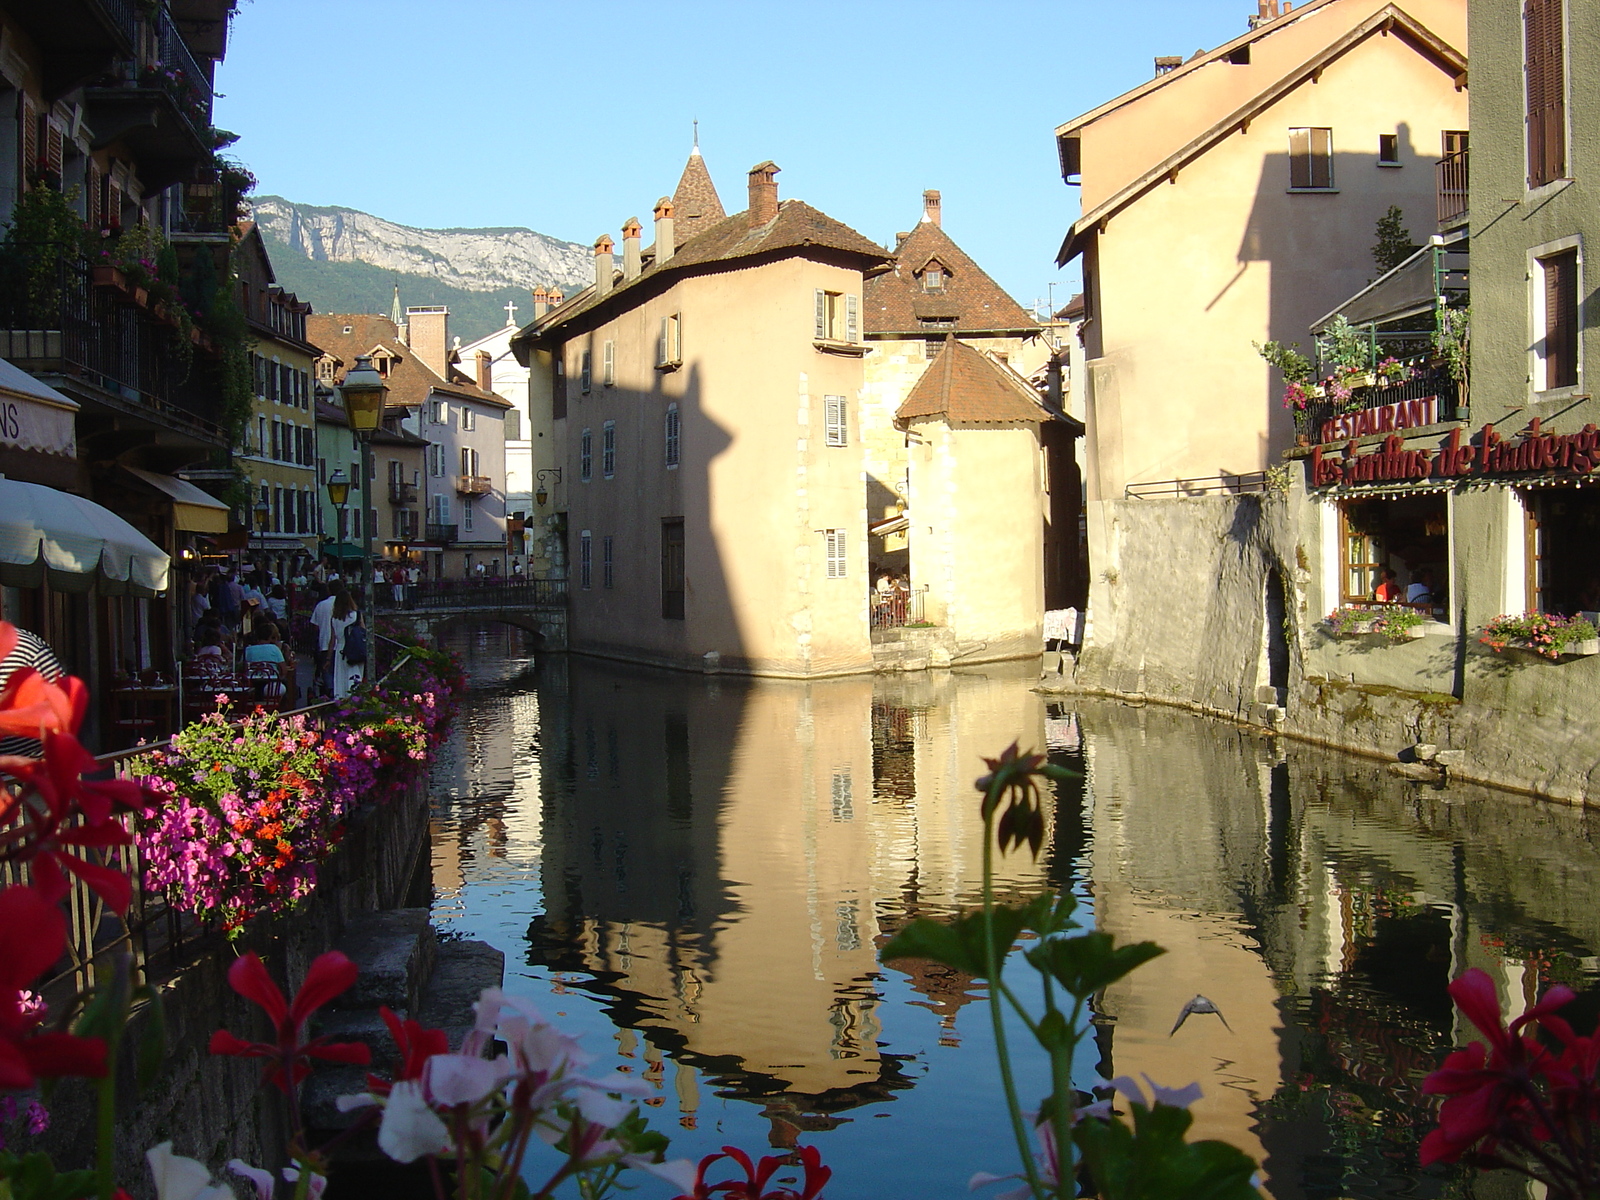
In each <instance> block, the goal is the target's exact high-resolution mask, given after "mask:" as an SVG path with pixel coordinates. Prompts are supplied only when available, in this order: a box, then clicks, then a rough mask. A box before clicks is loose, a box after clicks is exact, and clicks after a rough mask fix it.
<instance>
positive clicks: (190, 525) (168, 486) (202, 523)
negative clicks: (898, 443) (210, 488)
mask: <svg viewBox="0 0 1600 1200" xmlns="http://www.w3.org/2000/svg"><path fill="white" fill-rule="evenodd" d="M127 470H128V471H129V473H131V474H132V475H134V476H135V477H136V478H138V479H142V480H143V481H144V482H145V483H148V484H149V485H150V486H151V487H153V488H155V489H156V490H157V491H158V492H165V493H166V494H167V495H168V496H170V497H171V498H172V527H173V528H174V529H183V530H187V531H189V532H191V533H227V532H228V506H227V505H226V504H224V503H223V502H222V501H221V500H218V499H217V498H216V497H215V496H213V495H212V494H211V493H210V492H203V491H201V490H200V489H199V488H197V487H195V485H194V484H192V483H190V482H189V481H188V480H187V479H176V478H174V477H173V476H171V475H158V474H157V473H156V472H154V471H144V470H140V469H139V468H138V467H129V468H127Z"/></svg>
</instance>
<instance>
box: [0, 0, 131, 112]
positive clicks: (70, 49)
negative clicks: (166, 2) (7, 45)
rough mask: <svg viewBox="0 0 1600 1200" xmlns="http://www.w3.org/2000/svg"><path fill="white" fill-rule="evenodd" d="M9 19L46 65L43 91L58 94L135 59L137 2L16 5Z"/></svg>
mask: <svg viewBox="0 0 1600 1200" xmlns="http://www.w3.org/2000/svg"><path fill="white" fill-rule="evenodd" d="M6 15H7V16H8V17H9V18H10V19H11V20H13V21H15V22H16V23H17V24H18V25H20V26H21V27H22V28H23V29H25V30H26V31H27V33H28V36H29V37H30V38H32V39H33V42H34V45H36V46H37V47H38V48H39V52H40V56H41V57H42V59H43V62H44V90H45V92H46V94H48V95H52V96H59V95H61V94H62V93H64V92H70V91H71V90H72V89H73V88H74V87H76V86H77V85H78V84H80V83H83V82H85V81H86V80H89V79H92V78H94V77H95V76H97V75H102V74H104V73H105V72H106V71H108V70H111V69H112V68H113V66H114V65H115V63H116V62H117V60H119V59H124V60H125V59H130V58H132V57H133V55H134V51H135V46H136V44H137V39H138V16H137V13H136V11H135V8H134V0H50V2H49V3H46V4H12V5H8V6H7V10H6Z"/></svg>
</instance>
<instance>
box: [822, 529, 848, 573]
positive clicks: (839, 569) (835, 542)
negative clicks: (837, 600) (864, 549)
mask: <svg viewBox="0 0 1600 1200" xmlns="http://www.w3.org/2000/svg"><path fill="white" fill-rule="evenodd" d="M826 537H827V543H828V578H829V579H843V578H844V577H845V563H846V558H845V548H844V542H845V531H844V530H842V529H829V530H827V531H826Z"/></svg>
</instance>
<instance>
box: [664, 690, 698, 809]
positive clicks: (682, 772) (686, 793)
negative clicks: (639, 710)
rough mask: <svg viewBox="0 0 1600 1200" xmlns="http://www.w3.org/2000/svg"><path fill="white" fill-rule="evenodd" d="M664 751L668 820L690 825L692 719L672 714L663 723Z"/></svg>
mask: <svg viewBox="0 0 1600 1200" xmlns="http://www.w3.org/2000/svg"><path fill="white" fill-rule="evenodd" d="M662 734H663V737H662V742H663V745H662V749H663V750H664V751H665V754H664V755H663V757H664V758H665V760H666V763H665V765H666V774H667V816H669V817H671V818H672V819H673V820H674V821H687V820H689V819H690V818H691V817H692V816H694V796H693V795H692V793H691V790H690V782H691V781H690V775H689V718H688V717H686V716H685V715H684V714H683V713H675V712H669V713H667V714H666V717H665V719H664V721H663V729H662Z"/></svg>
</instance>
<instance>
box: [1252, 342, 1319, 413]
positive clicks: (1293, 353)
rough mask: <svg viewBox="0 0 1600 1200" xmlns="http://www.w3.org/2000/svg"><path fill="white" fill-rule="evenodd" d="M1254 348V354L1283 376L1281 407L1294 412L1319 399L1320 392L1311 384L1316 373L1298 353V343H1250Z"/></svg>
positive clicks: (1309, 363) (1309, 362) (1307, 360)
mask: <svg viewBox="0 0 1600 1200" xmlns="http://www.w3.org/2000/svg"><path fill="white" fill-rule="evenodd" d="M1250 344H1251V345H1252V346H1254V347H1255V348H1256V353H1257V354H1259V355H1261V357H1262V358H1264V359H1266V360H1267V362H1269V363H1271V364H1272V365H1273V366H1275V367H1277V368H1278V373H1279V374H1280V375H1282V376H1283V406H1284V407H1285V408H1292V409H1295V410H1297V411H1298V410H1301V409H1304V408H1305V407H1306V405H1307V403H1309V402H1310V401H1311V400H1313V399H1320V398H1321V395H1322V392H1321V389H1320V388H1317V387H1316V385H1315V384H1314V383H1313V378H1314V376H1315V374H1316V372H1315V371H1314V370H1313V368H1312V365H1311V360H1310V359H1309V358H1307V357H1306V356H1305V355H1304V354H1301V353H1300V343H1299V342H1290V343H1289V344H1288V345H1287V346H1285V345H1284V344H1283V343H1282V342H1267V343H1266V344H1265V345H1263V344H1262V343H1260V342H1251V343H1250Z"/></svg>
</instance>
